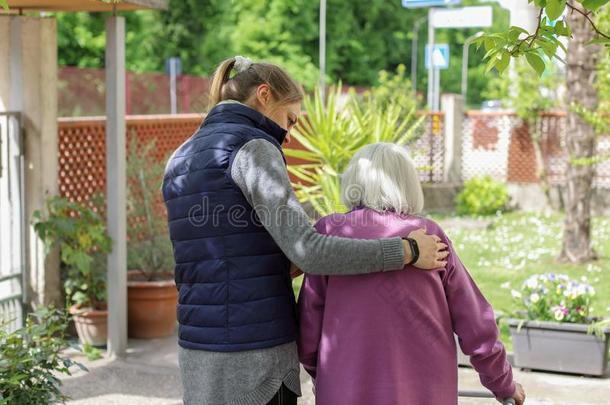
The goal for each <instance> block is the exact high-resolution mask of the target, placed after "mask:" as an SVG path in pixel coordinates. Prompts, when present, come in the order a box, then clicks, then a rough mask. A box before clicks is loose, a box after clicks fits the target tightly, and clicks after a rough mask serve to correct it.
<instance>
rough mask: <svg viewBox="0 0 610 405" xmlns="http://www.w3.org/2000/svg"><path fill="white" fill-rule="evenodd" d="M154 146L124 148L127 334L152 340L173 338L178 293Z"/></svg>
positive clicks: (160, 166)
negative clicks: (125, 166) (126, 185)
mask: <svg viewBox="0 0 610 405" xmlns="http://www.w3.org/2000/svg"><path fill="white" fill-rule="evenodd" d="M154 149H155V144H154V142H150V143H148V144H146V145H143V146H142V147H138V144H137V141H136V139H135V137H133V138H132V139H131V141H130V144H129V158H128V164H127V176H128V221H129V228H128V235H127V236H128V268H129V271H128V280H127V307H128V310H127V311H128V327H127V329H128V334H129V336H130V337H134V338H157V337H163V336H169V335H171V334H173V333H174V331H175V328H176V324H177V319H176V305H177V303H178V291H177V288H176V284H175V282H174V274H173V253H172V249H171V243H170V240H169V234H168V230H167V220H166V216H165V215H163V214H162V213H163V208H164V207H163V201H162V200H161V193H160V192H159V189H160V185H161V182H162V179H163V172H164V166H163V164H162V162H161V161H160V160H158V159H155V158H154V157H153V156H152V151H153V150H154Z"/></svg>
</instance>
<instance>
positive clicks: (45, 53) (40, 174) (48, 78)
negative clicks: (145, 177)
mask: <svg viewBox="0 0 610 405" xmlns="http://www.w3.org/2000/svg"><path fill="white" fill-rule="evenodd" d="M0 110H1V111H20V112H21V113H22V116H23V125H24V148H25V179H24V181H25V190H24V191H25V207H24V208H25V216H26V223H27V229H26V235H25V243H26V268H27V270H26V271H27V274H28V275H29V277H28V281H29V286H27V289H28V296H29V297H30V303H31V304H32V305H48V304H61V291H62V290H61V285H60V277H59V256H58V252H57V250H55V251H52V252H51V253H50V254H45V249H44V245H43V243H42V241H40V239H38V237H37V236H36V234H35V232H34V229H33V227H32V226H31V225H30V221H31V218H32V214H33V212H34V211H35V210H37V209H42V208H43V207H44V205H45V200H46V198H47V197H48V196H53V195H57V193H58V191H59V189H58V145H57V29H56V21H55V19H53V18H38V17H27V16H0Z"/></svg>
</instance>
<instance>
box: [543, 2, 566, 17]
mask: <svg viewBox="0 0 610 405" xmlns="http://www.w3.org/2000/svg"><path fill="white" fill-rule="evenodd" d="M565 8H566V0H548V2H547V4H546V8H545V11H546V15H547V16H548V17H549V19H550V20H556V19H558V18H559V17H560V16H561V14H563V10H565Z"/></svg>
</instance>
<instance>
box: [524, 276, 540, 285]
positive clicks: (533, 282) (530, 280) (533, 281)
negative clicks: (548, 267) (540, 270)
mask: <svg viewBox="0 0 610 405" xmlns="http://www.w3.org/2000/svg"><path fill="white" fill-rule="evenodd" d="M525 285H526V286H527V287H529V288H536V287H538V278H537V277H536V276H532V277H530V278H528V279H527V281H526V282H525Z"/></svg>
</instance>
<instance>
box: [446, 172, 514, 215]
mask: <svg viewBox="0 0 610 405" xmlns="http://www.w3.org/2000/svg"><path fill="white" fill-rule="evenodd" d="M455 204H456V211H457V213H458V214H459V215H494V214H496V213H497V212H498V211H504V210H506V206H507V204H508V191H507V189H506V186H505V185H504V184H502V183H500V182H497V181H495V180H493V179H492V178H491V177H489V176H485V177H475V178H473V179H470V180H468V181H466V182H465V183H464V189H463V190H462V191H461V192H460V193H459V194H458V195H457V196H456V198H455Z"/></svg>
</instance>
